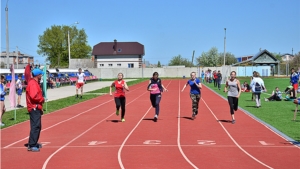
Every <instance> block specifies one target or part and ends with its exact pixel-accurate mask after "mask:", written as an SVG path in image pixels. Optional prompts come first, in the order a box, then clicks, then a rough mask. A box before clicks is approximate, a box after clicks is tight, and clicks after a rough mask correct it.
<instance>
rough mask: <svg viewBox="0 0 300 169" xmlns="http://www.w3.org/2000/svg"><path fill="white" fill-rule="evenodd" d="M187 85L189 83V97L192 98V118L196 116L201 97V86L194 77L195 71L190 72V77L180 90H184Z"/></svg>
mask: <svg viewBox="0 0 300 169" xmlns="http://www.w3.org/2000/svg"><path fill="white" fill-rule="evenodd" d="M187 85H190V87H191V90H190V97H191V99H192V109H193V114H192V120H194V119H195V118H196V115H197V114H198V105H199V101H200V99H201V91H200V89H201V88H202V85H201V82H200V80H199V79H197V78H196V72H192V73H191V79H190V80H188V81H187V83H186V84H185V85H184V86H183V88H182V90H181V92H183V91H184V89H185V88H186V86H187Z"/></svg>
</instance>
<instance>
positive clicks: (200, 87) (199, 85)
mask: <svg viewBox="0 0 300 169" xmlns="http://www.w3.org/2000/svg"><path fill="white" fill-rule="evenodd" d="M194 82H195V84H196V86H197V87H198V88H199V89H202V84H201V83H200V80H199V84H198V83H197V81H196V80H195V81H194Z"/></svg>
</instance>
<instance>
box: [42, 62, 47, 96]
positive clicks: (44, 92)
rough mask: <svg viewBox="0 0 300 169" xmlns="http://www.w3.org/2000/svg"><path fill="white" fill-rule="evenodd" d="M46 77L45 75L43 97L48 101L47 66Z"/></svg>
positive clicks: (45, 69) (44, 70)
mask: <svg viewBox="0 0 300 169" xmlns="http://www.w3.org/2000/svg"><path fill="white" fill-rule="evenodd" d="M43 72H44V75H43V96H44V98H45V100H47V68H46V65H45V66H44V69H43Z"/></svg>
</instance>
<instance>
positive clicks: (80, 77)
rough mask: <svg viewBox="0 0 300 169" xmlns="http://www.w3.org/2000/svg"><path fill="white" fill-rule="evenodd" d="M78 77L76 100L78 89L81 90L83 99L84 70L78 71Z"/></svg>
mask: <svg viewBox="0 0 300 169" xmlns="http://www.w3.org/2000/svg"><path fill="white" fill-rule="evenodd" d="M76 76H77V81H76V99H78V89H81V95H80V99H82V94H83V84H84V80H85V79H84V77H85V75H84V73H83V72H82V69H81V68H79V69H78V73H77V74H76Z"/></svg>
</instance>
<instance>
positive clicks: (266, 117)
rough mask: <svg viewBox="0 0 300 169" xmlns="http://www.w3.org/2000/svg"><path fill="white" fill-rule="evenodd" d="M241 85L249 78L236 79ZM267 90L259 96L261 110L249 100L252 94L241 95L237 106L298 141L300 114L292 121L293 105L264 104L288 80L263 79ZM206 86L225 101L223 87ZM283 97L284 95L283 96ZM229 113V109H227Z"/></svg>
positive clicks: (273, 102)
mask: <svg viewBox="0 0 300 169" xmlns="http://www.w3.org/2000/svg"><path fill="white" fill-rule="evenodd" d="M238 79H239V80H240V82H241V83H243V82H244V81H247V82H248V83H249V79H250V78H238ZM263 80H264V82H265V85H266V88H267V90H268V91H267V92H266V93H262V94H261V103H262V107H261V108H255V105H256V104H255V101H252V100H251V97H252V93H242V94H241V96H240V98H239V106H240V107H242V108H243V109H245V110H247V111H248V112H250V113H251V114H253V115H255V116H256V117H257V118H259V119H261V120H262V121H264V122H266V123H268V124H270V125H271V126H273V127H275V128H276V129H277V130H279V131H281V132H282V133H284V134H286V135H287V136H289V137H291V138H292V139H294V140H296V141H298V142H299V141H300V112H298V113H297V118H296V121H292V119H293V116H294V111H295V107H296V106H295V104H294V103H293V102H291V101H270V102H265V100H264V97H266V98H267V97H269V96H270V95H271V93H272V91H273V90H274V88H275V87H279V88H280V90H281V91H284V90H285V88H286V87H287V85H288V84H289V79H281V78H278V79H277V78H265V79H263ZM204 84H205V85H206V86H208V87H209V88H211V89H212V90H214V91H215V92H217V93H219V94H220V95H222V96H224V97H225V98H226V99H227V94H226V93H224V92H223V90H224V85H223V84H222V87H221V90H218V89H217V88H216V87H214V85H213V83H210V84H208V83H204ZM283 96H285V95H283ZM228 113H229V107H228Z"/></svg>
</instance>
